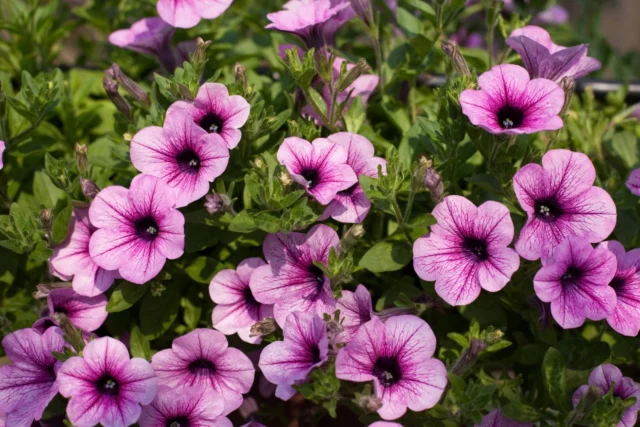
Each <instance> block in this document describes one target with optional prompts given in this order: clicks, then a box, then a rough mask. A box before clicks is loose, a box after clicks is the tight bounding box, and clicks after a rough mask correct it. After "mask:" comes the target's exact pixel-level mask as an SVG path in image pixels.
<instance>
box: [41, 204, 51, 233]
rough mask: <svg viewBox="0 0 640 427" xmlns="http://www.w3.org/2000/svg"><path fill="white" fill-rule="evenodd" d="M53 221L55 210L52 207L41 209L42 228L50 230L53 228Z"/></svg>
mask: <svg viewBox="0 0 640 427" xmlns="http://www.w3.org/2000/svg"><path fill="white" fill-rule="evenodd" d="M52 223H53V211H52V210H51V209H50V208H45V209H42V211H40V224H42V228H43V229H45V230H47V231H49V230H51V224H52Z"/></svg>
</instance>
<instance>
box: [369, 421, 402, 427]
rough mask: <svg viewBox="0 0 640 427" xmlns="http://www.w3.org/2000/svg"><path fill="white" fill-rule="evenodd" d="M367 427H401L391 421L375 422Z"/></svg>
mask: <svg viewBox="0 0 640 427" xmlns="http://www.w3.org/2000/svg"><path fill="white" fill-rule="evenodd" d="M369 427H403V426H402V424H400V423H394V422H391V421H376V422H375V423H372V424H369Z"/></svg>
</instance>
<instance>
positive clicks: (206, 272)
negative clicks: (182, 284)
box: [184, 256, 222, 284]
mask: <svg viewBox="0 0 640 427" xmlns="http://www.w3.org/2000/svg"><path fill="white" fill-rule="evenodd" d="M221 266H222V264H220V263H219V262H218V261H216V260H214V259H212V258H211V257H205V256H199V257H197V258H196V259H195V260H193V262H191V263H190V264H189V265H188V266H187V267H186V268H185V269H184V271H185V273H187V274H188V275H189V277H191V278H192V279H193V280H195V281H196V282H198V283H207V284H208V283H209V282H211V279H212V278H213V275H214V274H216V273H217V272H218V271H219V270H220V269H221V268H222V267H221Z"/></svg>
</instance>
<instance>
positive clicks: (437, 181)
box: [424, 168, 444, 203]
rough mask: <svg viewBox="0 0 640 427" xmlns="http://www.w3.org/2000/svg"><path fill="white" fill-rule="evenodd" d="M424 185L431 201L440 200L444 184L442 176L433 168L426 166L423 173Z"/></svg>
mask: <svg viewBox="0 0 640 427" xmlns="http://www.w3.org/2000/svg"><path fill="white" fill-rule="evenodd" d="M424 185H425V187H427V190H429V192H430V193H431V198H432V199H433V201H434V202H436V203H438V202H440V200H441V199H442V194H443V193H444V185H443V184H442V177H441V176H440V174H439V173H438V172H436V170H435V169H433V168H427V170H426V171H425V173H424Z"/></svg>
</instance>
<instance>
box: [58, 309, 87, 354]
mask: <svg viewBox="0 0 640 427" xmlns="http://www.w3.org/2000/svg"><path fill="white" fill-rule="evenodd" d="M52 317H53V319H54V320H55V322H56V323H57V324H58V326H60V329H62V332H63V335H64V339H65V341H67V342H68V343H69V344H71V346H72V347H73V348H74V349H75V350H76V352H77V353H80V352H81V351H82V350H83V349H84V339H83V337H82V331H81V330H80V329H78V328H76V327H75V326H73V325H72V324H71V321H70V320H69V318H68V317H67V315H66V314H64V313H52Z"/></svg>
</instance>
